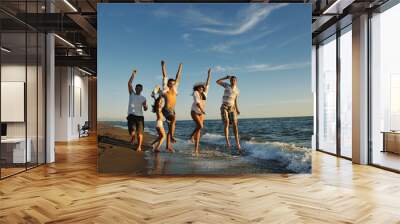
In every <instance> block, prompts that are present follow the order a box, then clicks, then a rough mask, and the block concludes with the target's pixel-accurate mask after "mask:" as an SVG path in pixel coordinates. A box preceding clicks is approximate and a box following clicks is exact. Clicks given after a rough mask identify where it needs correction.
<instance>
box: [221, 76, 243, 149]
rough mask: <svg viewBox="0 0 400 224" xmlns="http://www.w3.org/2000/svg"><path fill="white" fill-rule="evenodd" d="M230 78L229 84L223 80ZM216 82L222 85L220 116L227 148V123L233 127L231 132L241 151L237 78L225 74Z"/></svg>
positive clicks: (228, 145) (228, 144) (229, 145)
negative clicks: (222, 94)
mask: <svg viewBox="0 0 400 224" xmlns="http://www.w3.org/2000/svg"><path fill="white" fill-rule="evenodd" d="M228 79H229V80H230V84H229V83H226V82H224V80H228ZM217 84H218V85H220V86H222V87H224V88H225V90H224V96H223V97H222V105H221V118H222V121H223V122H224V132H225V141H226V146H227V147H228V148H230V147H231V144H230V142H229V125H230V124H231V125H232V127H233V132H234V134H235V139H236V147H237V150H238V152H241V147H240V142H239V130H238V120H237V115H240V111H239V107H238V105H237V98H238V96H239V89H238V88H237V78H236V77H235V76H229V75H227V76H225V77H223V78H220V79H218V80H217Z"/></svg>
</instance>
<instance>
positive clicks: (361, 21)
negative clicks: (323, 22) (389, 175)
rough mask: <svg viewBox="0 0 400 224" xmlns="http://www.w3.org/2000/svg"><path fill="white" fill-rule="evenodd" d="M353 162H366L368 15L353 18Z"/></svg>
mask: <svg viewBox="0 0 400 224" xmlns="http://www.w3.org/2000/svg"><path fill="white" fill-rule="evenodd" d="M352 28H353V36H352V38H353V40H352V44H353V58H352V61H353V80H352V81H353V83H352V87H353V93H352V94H353V102H352V106H353V114H352V115H353V118H352V122H353V128H352V135H353V136H352V137H353V139H352V147H353V153H352V157H353V162H354V163H358V164H367V163H368V15H361V16H359V17H357V18H354V19H353V25H352Z"/></svg>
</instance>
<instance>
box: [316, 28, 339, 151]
mask: <svg viewBox="0 0 400 224" xmlns="http://www.w3.org/2000/svg"><path fill="white" fill-rule="evenodd" d="M317 63H318V89H319V91H318V149H320V150H323V151H326V152H330V153H336V36H335V35H334V36H332V37H330V38H329V39H327V40H326V41H324V42H323V43H321V44H320V45H319V48H318V62H317Z"/></svg>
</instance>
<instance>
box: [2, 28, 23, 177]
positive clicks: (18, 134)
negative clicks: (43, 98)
mask: <svg viewBox="0 0 400 224" xmlns="http://www.w3.org/2000/svg"><path fill="white" fill-rule="evenodd" d="M1 46H2V49H3V50H1V54H2V55H1V60H2V61H1V108H0V109H1V122H2V129H3V131H2V139H1V162H2V163H1V166H2V170H1V173H2V177H5V176H9V175H12V174H14V173H17V172H20V171H23V170H25V165H26V161H27V160H29V159H30V154H29V153H30V151H28V152H27V150H26V146H27V144H26V123H25V91H26V69H27V67H26V34H25V32H20V33H17V32H16V33H4V32H3V33H2V34H1ZM4 49H6V50H4ZM28 146H29V144H28ZM28 148H29V147H28Z"/></svg>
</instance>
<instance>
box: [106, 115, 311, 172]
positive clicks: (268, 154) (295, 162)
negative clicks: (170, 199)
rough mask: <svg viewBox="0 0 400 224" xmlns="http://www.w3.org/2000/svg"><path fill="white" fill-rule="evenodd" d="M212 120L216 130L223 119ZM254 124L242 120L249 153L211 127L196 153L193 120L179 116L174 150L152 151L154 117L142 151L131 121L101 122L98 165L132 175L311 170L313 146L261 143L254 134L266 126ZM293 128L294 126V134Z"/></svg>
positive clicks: (149, 125) (208, 126)
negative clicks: (133, 142) (132, 140)
mask: <svg viewBox="0 0 400 224" xmlns="http://www.w3.org/2000/svg"><path fill="white" fill-rule="evenodd" d="M210 122H211V123H210ZM258 122H259V121H258ZM274 122H275V121H274ZM206 123H207V124H206V127H207V128H208V129H207V130H208V131H212V132H214V131H213V130H212V128H213V127H214V128H216V130H219V128H218V127H219V124H220V123H219V122H218V121H207V122H206ZM213 123H215V124H213ZM246 123H249V124H246ZM252 123H254V121H252V120H250V121H245V120H243V121H241V124H242V127H243V128H242V129H244V130H245V131H247V133H248V134H247V135H246V134H245V133H244V134H242V135H243V139H242V147H243V149H244V153H243V154H240V155H239V154H237V152H236V150H235V148H234V147H233V148H231V149H228V148H226V147H225V144H224V140H223V136H220V135H217V134H210V133H207V132H206V131H205V132H206V133H204V135H203V136H202V138H201V142H200V156H193V154H192V153H193V147H194V146H193V143H191V142H190V141H189V140H188V139H189V138H188V136H187V135H188V133H190V132H191V130H192V128H193V123H192V122H191V121H178V127H179V129H177V135H176V137H177V143H176V144H174V150H175V152H174V153H169V152H167V151H166V150H165V145H163V146H162V147H161V152H160V153H154V152H153V151H152V146H151V145H150V143H152V142H153V141H154V140H155V138H156V136H155V135H154V132H152V131H154V127H153V126H154V122H148V123H146V124H145V134H144V141H143V147H142V148H143V150H144V151H142V152H136V151H135V150H134V149H135V148H136V145H131V144H130V143H129V139H130V137H129V133H128V131H127V129H126V127H125V126H124V124H125V122H123V121H122V122H99V124H98V140H99V144H98V153H99V154H98V170H99V172H100V173H123V174H131V175H241V174H264V173H308V172H310V169H311V156H310V150H309V149H308V148H302V147H297V146H295V145H293V144H288V143H283V142H269V141H265V142H264V141H261V142H256V141H255V140H254V138H255V136H257V133H258V132H260V131H258V132H257V131H254V130H247V129H246V127H252V126H251V124H252ZM269 126H271V125H269ZM269 126H266V127H269ZM272 127H273V126H272ZM283 131H286V130H283ZM293 132H294V131H293V130H291V131H290V132H289V133H293ZM265 133H269V131H266V132H262V133H261V132H260V133H258V135H265ZM271 133H272V132H271ZM272 134H274V133H272Z"/></svg>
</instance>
